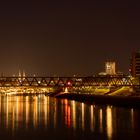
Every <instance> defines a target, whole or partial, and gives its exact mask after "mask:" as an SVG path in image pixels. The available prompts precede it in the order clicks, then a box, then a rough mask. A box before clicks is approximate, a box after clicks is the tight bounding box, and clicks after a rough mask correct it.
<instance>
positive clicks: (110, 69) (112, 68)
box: [105, 62, 116, 75]
mask: <svg viewBox="0 0 140 140" xmlns="http://www.w3.org/2000/svg"><path fill="white" fill-rule="evenodd" d="M105 72H106V74H108V75H114V74H116V63H115V62H106V63H105Z"/></svg>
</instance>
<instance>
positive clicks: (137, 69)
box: [130, 52, 140, 77]
mask: <svg viewBox="0 0 140 140" xmlns="http://www.w3.org/2000/svg"><path fill="white" fill-rule="evenodd" d="M130 67H131V68H130V71H131V75H132V76H133V77H136V76H140V52H135V53H133V54H132V57H131V66H130Z"/></svg>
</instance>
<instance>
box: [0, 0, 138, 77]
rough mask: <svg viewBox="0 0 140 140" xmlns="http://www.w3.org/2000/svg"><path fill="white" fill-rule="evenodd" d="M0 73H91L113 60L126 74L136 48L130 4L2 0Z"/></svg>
mask: <svg viewBox="0 0 140 140" xmlns="http://www.w3.org/2000/svg"><path fill="white" fill-rule="evenodd" d="M0 9H1V10H0V11H1V12H0V18H1V23H0V29H1V32H0V49H1V52H0V73H4V74H5V75H13V74H16V73H18V70H19V69H20V70H25V71H26V73H27V74H36V75H45V76H50V75H54V74H56V75H60V76H61V75H64V76H68V75H73V74H80V75H86V76H87V75H93V74H96V73H99V72H101V71H103V70H104V62H106V61H115V62H116V65H117V68H118V69H119V71H122V72H124V73H128V70H129V65H130V57H131V54H132V52H135V51H139V46H140V42H139V22H140V20H139V13H140V10H139V7H138V5H137V4H136V3H123V2H121V3H119V2H104V1H102V2H101V1H100V2H97V1H96V2H95V1H94V2H93V1H90V0H89V1H78V0H75V1H74V0H71V1H64V0H63V1H56V0H51V1H49V0H48V1H38V0H36V1H31V0H29V1H28V2H26V1H16V0H15V1H12V2H11V1H8V0H7V1H3V2H2V3H1V6H0Z"/></svg>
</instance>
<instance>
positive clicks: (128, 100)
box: [56, 93, 140, 108]
mask: <svg viewBox="0 0 140 140" xmlns="http://www.w3.org/2000/svg"><path fill="white" fill-rule="evenodd" d="M56 98H66V99H69V100H76V101H79V102H86V103H90V104H91V103H95V104H108V105H115V106H127V107H137V108H139V107H140V96H109V95H91V94H77V93H64V94H60V95H59V96H56Z"/></svg>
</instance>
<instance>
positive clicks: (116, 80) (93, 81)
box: [0, 76, 140, 87]
mask: <svg viewBox="0 0 140 140" xmlns="http://www.w3.org/2000/svg"><path fill="white" fill-rule="evenodd" d="M100 85H102V86H109V85H111V86H140V77H135V78H132V77H128V76H119V77H117V76H116V77H113V76H95V77H24V78H23V77H0V87H12V86H13V87H20V86H27V87H29V86H36V87H39V86H41V87H55V86H62V87H64V86H74V87H79V86H100Z"/></svg>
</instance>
